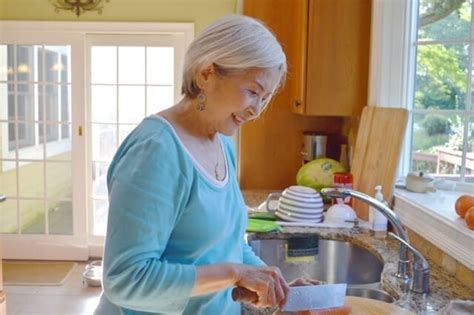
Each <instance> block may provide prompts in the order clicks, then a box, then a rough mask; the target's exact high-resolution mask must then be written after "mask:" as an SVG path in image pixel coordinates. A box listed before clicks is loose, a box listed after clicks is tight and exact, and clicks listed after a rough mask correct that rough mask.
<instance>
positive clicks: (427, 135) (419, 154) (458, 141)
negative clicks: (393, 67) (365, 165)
mask: <svg viewBox="0 0 474 315" xmlns="http://www.w3.org/2000/svg"><path fill="white" fill-rule="evenodd" d="M471 11H472V4H471V3H470V1H467V0H419V3H418V10H417V14H418V15H417V17H418V19H417V22H418V29H417V40H416V46H417V54H416V71H415V81H414V82H415V85H414V100H413V101H414V102H413V109H412V118H413V133H412V135H413V138H412V161H411V169H412V170H413V171H423V172H427V173H432V174H435V175H437V176H442V177H446V178H450V179H454V180H459V179H460V180H465V181H471V182H472V181H474V152H473V151H474V115H473V110H472V109H473V105H472V102H473V101H474V98H473V95H472V90H473V89H472V84H473V82H474V80H473V78H474V71H473V60H474V58H473V49H474V45H473V43H474V40H473V39H472V37H473V34H471V28H472V24H473V20H472V16H471Z"/></svg>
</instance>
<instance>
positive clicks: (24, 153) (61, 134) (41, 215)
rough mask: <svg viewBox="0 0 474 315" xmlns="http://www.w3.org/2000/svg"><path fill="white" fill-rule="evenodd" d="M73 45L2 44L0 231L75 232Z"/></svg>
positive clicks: (0, 57)
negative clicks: (3, 198)
mask: <svg viewBox="0 0 474 315" xmlns="http://www.w3.org/2000/svg"><path fill="white" fill-rule="evenodd" d="M70 60H71V48H70V46H69V45H55V46H51V45H50V46H45V45H0V70H1V69H3V70H6V71H0V72H1V74H0V92H1V94H0V108H1V110H0V113H1V114H0V143H1V151H0V190H1V191H0V193H2V194H5V195H6V197H7V202H5V203H3V204H1V205H0V207H2V209H1V211H2V212H1V215H0V218H1V224H0V233H8V234H12V233H13V234H18V235H49V234H55V235H57V234H60V235H72V234H73V232H74V231H73V218H72V183H73V182H74V180H73V178H72V172H71V170H72V154H71V149H72V141H71V136H72V134H71V123H72V115H71V75H70V73H71V71H70Z"/></svg>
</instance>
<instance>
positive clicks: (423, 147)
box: [413, 129, 449, 153]
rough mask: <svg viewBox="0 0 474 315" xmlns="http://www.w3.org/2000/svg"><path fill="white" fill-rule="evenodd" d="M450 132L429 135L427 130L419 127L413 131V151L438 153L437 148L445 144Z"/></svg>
mask: <svg viewBox="0 0 474 315" xmlns="http://www.w3.org/2000/svg"><path fill="white" fill-rule="evenodd" d="M448 139H449V135H448V134H444V135H443V134H437V135H432V136H428V134H427V133H426V131H425V130H423V129H418V130H414V132H413V151H414V152H424V153H436V148H438V147H441V146H444V144H445V143H446V142H447V141H448Z"/></svg>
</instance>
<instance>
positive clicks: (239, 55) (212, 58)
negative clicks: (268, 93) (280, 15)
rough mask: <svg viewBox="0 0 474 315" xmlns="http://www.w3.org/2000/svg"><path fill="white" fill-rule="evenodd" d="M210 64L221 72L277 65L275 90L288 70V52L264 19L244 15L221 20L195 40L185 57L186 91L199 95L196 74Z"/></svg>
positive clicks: (192, 96) (182, 90)
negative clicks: (278, 76) (277, 77)
mask: <svg viewBox="0 0 474 315" xmlns="http://www.w3.org/2000/svg"><path fill="white" fill-rule="evenodd" d="M208 65H214V67H215V70H216V72H217V73H218V74H221V75H226V74H229V73H232V72H242V71H245V70H249V69H252V68H261V69H270V68H277V69H278V70H279V73H280V78H279V80H278V82H277V86H275V90H276V89H277V88H278V87H279V86H280V85H281V84H282V83H283V81H284V80H285V77H286V72H287V65H286V56H285V53H284V52H283V49H282V48H281V45H280V44H279V43H278V41H277V39H276V38H275V36H274V35H273V33H272V32H271V31H270V30H269V29H268V28H267V27H266V26H265V25H264V24H263V22H261V21H258V20H256V19H254V18H251V17H248V16H243V15H227V16H224V17H222V18H220V19H218V20H217V21H215V22H214V23H212V24H211V25H209V26H207V27H206V28H205V29H204V30H203V31H202V33H201V34H200V35H199V36H198V37H197V38H196V39H195V40H194V41H193V42H192V43H191V45H190V46H189V48H188V50H187V52H186V55H185V58H184V69H183V83H182V87H181V92H182V93H183V94H185V95H186V96H187V97H190V98H195V97H196V96H197V95H198V94H199V93H200V91H201V90H200V88H199V86H198V85H197V83H196V76H197V73H198V72H199V71H200V70H201V69H202V68H203V67H205V66H208Z"/></svg>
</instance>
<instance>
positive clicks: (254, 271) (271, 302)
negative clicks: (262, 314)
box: [232, 265, 289, 307]
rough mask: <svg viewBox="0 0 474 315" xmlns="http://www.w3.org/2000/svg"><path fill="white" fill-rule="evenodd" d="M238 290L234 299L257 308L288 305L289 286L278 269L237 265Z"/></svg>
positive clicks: (234, 292) (234, 294)
mask: <svg viewBox="0 0 474 315" xmlns="http://www.w3.org/2000/svg"><path fill="white" fill-rule="evenodd" d="M236 268H237V269H236V270H237V280H236V282H235V284H236V286H237V288H234V290H233V292H232V298H233V299H234V300H236V301H239V302H244V303H249V304H252V305H254V306H257V307H268V306H279V307H282V306H283V305H284V304H285V303H286V296H287V294H288V290H289V289H288V284H287V283H286V281H285V279H284V278H283V276H282V275H281V272H280V269H278V268H277V267H251V266H246V265H237V266H236Z"/></svg>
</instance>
